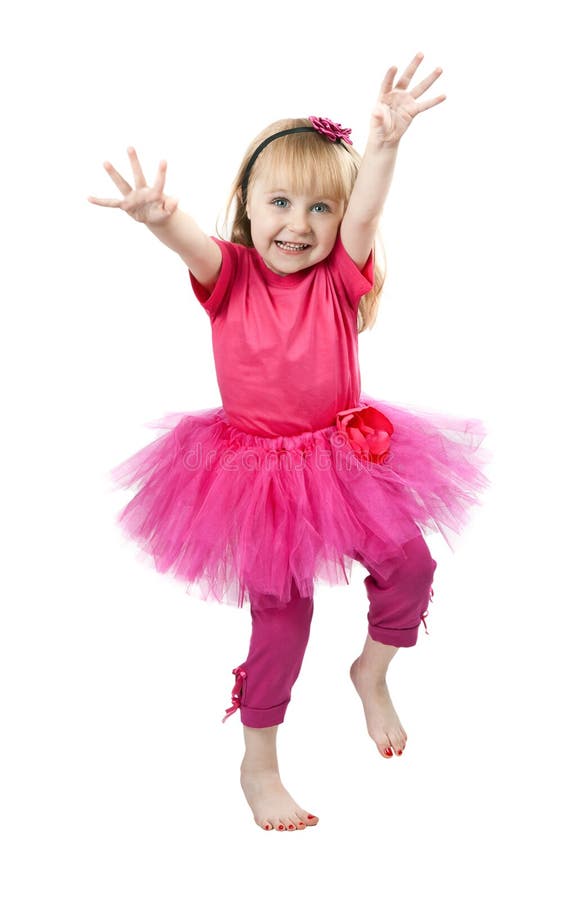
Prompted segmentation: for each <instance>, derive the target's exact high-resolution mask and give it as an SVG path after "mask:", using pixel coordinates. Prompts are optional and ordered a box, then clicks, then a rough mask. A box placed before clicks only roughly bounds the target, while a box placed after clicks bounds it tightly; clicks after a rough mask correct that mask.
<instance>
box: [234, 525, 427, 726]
mask: <svg viewBox="0 0 587 900" xmlns="http://www.w3.org/2000/svg"><path fill="white" fill-rule="evenodd" d="M402 547H403V550H404V552H405V557H403V556H400V555H398V556H395V557H393V560H392V563H393V565H392V570H391V575H390V576H389V577H388V578H387V579H385V580H382V579H381V578H380V577H375V576H374V575H373V573H371V574H369V575H368V576H367V578H365V579H364V584H365V586H366V588H367V596H368V598H369V612H368V615H367V621H368V632H369V635H370V636H371V638H372V639H373V640H374V641H379V642H380V643H381V644H389V645H391V646H394V647H412V646H413V645H414V644H415V643H416V641H417V637H418V628H419V626H420V623H421V622H424V627H425V628H426V622H425V621H424V618H425V616H426V614H427V610H428V603H429V600H430V597H431V595H432V593H433V592H432V587H431V585H432V579H433V576H434V570H435V569H436V561H435V560H434V559H432V556H431V555H430V551H429V549H428V546H427V544H426V541H425V540H424V538H423V537H422V535H419V536H418V537H415V538H413V539H412V540H410V541H408V542H407V543H405V544H403V545H402ZM354 558H355V559H358V560H359V561H360V562H362V563H363V565H365V567H366V568H367V570H368V571H370V570H369V567H368V566H367V565H366V563H365V562H364V561H363V558H362V557H361V555H360V553H355V554H354ZM313 612H314V601H313V597H301V596H300V594H299V592H297V591H296V592H295V593H294V594H293V595H292V598H291V600H290V602H289V603H288V604H287V605H286V606H285V607H273V608H263V609H259V608H258V607H257V606H256V604H255V595H254V593H251V616H252V631H251V642H250V646H249V655H248V656H247V659H246V660H245V662H244V663H242V664H241V665H240V666H237V668H236V669H233V671H232V674H233V675H236V680H235V685H234V688H233V691H232V707H230V708H229V709H227V710H226V715H225V717H224V719H223V720H222V721H223V722H224V721H225V720H226V719H227V718H228V716H230V715H232V713H233V712H236V710H237V709H240V714H241V722H242V724H243V725H247V726H249V727H251V728H268V727H270V726H272V725H279V724H281V722H283V720H284V718H285V712H286V709H287V706H288V704H289V701H290V699H291V690H292V687H293V685H294V683H295V681H296V679H297V677H298V675H299V673H300V669H301V667H302V660H303V658H304V653H305V651H306V646H307V643H308V638H309V636H310V624H311V622H312V615H313Z"/></svg>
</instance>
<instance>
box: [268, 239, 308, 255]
mask: <svg viewBox="0 0 587 900" xmlns="http://www.w3.org/2000/svg"><path fill="white" fill-rule="evenodd" d="M275 243H276V244H277V246H278V247H279V249H280V250H285V251H286V253H301V252H302V251H303V250H307V249H308V247H309V246H310V244H290V243H289V242H288V241H275Z"/></svg>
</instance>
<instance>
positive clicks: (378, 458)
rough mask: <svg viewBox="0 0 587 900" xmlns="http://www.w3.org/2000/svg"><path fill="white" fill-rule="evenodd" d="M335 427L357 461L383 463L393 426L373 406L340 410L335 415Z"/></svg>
mask: <svg viewBox="0 0 587 900" xmlns="http://www.w3.org/2000/svg"><path fill="white" fill-rule="evenodd" d="M336 427H337V429H338V431H339V432H340V433H341V434H343V435H344V436H345V437H346V439H347V441H348V443H349V444H350V447H351V449H352V450H353V452H354V453H355V455H356V456H358V457H359V459H364V460H370V461H371V462H376V463H381V462H383V460H384V458H385V455H386V453H387V451H388V450H389V446H390V444H391V435H392V434H393V425H392V424H391V422H390V421H389V419H388V418H387V416H385V415H384V414H383V413H382V412H380V411H379V410H378V409H375V407H374V406H356V407H355V408H354V409H344V410H342V411H341V412H339V413H337V414H336Z"/></svg>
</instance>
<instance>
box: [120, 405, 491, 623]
mask: <svg viewBox="0 0 587 900" xmlns="http://www.w3.org/2000/svg"><path fill="white" fill-rule="evenodd" d="M360 405H361V406H363V405H368V406H371V407H375V409H377V410H379V411H380V412H382V413H383V414H384V415H385V416H387V418H388V419H389V420H390V421H391V423H392V424H393V434H392V436H391V442H390V445H389V452H388V453H387V454H386V455H385V457H384V458H382V459H380V460H379V461H376V462H373V461H371V460H370V459H367V460H365V459H364V458H361V456H360V455H358V454H357V452H356V450H354V449H353V448H352V446H351V444H350V442H349V441H348V440H347V439H346V438H345V436H344V435H343V434H342V433H341V432H340V431H339V430H338V429H337V427H336V425H330V426H328V427H326V428H322V429H320V430H318V431H308V432H304V433H302V434H297V435H294V436H281V437H261V436H258V435H254V434H249V433H247V432H244V431H242V430H240V429H239V428H236V427H235V426H233V425H231V424H230V423H229V422H228V420H227V418H226V415H225V412H224V409H223V408H222V407H217V408H214V409H206V410H200V411H197V412H190V413H185V412H183V413H169V414H167V415H166V416H164V417H163V418H162V419H159V420H158V421H156V422H150V423H148V424H149V427H152V428H157V429H162V430H163V432H164V433H163V434H161V435H160V436H159V437H158V438H157V439H156V440H154V441H152V442H151V443H150V444H148V445H147V446H145V447H143V448H142V449H141V450H139V451H138V452H137V453H135V454H134V455H133V456H131V457H130V458H129V459H127V460H125V461H124V462H122V463H120V464H119V465H117V466H116V467H115V468H114V469H112V470H111V472H110V475H111V477H112V479H113V481H114V482H115V485H116V486H119V487H122V488H131V487H134V488H135V489H136V490H135V493H134V496H133V497H132V499H131V500H130V501H129V502H128V503H127V504H126V505H125V506H124V507H123V508H122V509H121V510H120V512H119V513H118V514H117V522H118V524H119V525H120V526H121V528H122V531H123V533H124V534H125V535H126V536H127V537H128V538H129V539H130V540H131V541H133V542H134V543H136V544H138V546H139V547H140V549H141V552H142V553H143V554H144V556H145V558H147V560H148V562H149V564H151V565H152V564H153V563H154V565H155V568H156V569H157V570H158V571H159V572H169V573H170V574H171V575H173V576H174V577H175V578H177V579H179V580H180V581H182V582H186V583H187V585H188V589H187V590H188V593H190V588H191V587H192V586H197V589H198V591H199V596H200V597H201V599H205V600H208V599H212V600H216V601H218V602H222V603H228V604H232V605H237V606H242V605H243V604H244V603H245V602H250V599H251V596H250V592H254V593H255V602H256V603H257V604H259V605H263V604H265V605H267V606H280V605H285V604H286V603H288V602H289V600H290V599H291V597H292V589H293V587H294V582H295V585H296V586H297V589H298V590H299V591H300V594H301V596H312V595H313V591H314V583H315V581H316V579H321V580H323V581H324V582H326V583H328V584H331V585H334V584H342V583H347V584H348V583H349V577H350V575H351V570H352V564H353V561H354V559H355V558H356V557H355V554H356V553H360V556H361V562H363V563H364V564H366V565H368V567H369V569H370V571H371V572H372V573H376V574H378V575H380V576H381V577H383V578H386V577H389V574H390V572H391V571H392V569H391V567H392V565H393V561H392V560H393V556H394V555H396V554H397V553H400V554H401V553H402V550H401V545H402V544H403V543H405V542H406V541H409V540H410V539H411V538H413V537H416V536H417V535H419V534H422V533H426V532H431V531H437V532H440V533H441V534H442V535H443V537H444V538H445V540H446V541H447V543H448V544H449V546H450V547H451V548H452V549H454V547H453V544H452V543H451V536H452V535H457V534H459V533H460V532H461V531H462V530H463V527H464V526H465V524H466V523H467V522H468V519H469V513H470V510H471V507H472V506H473V505H474V504H478V503H479V502H480V500H479V494H480V493H481V491H483V490H484V489H485V488H486V487H487V486H488V485H489V480H488V478H487V477H486V476H485V474H484V472H483V469H484V467H485V465H486V463H487V462H488V461H489V458H490V457H489V454H488V453H487V451H486V450H484V449H482V448H481V446H480V445H481V443H482V441H483V438H484V437H485V435H486V431H485V428H484V426H483V424H482V422H480V421H479V420H476V419H461V418H455V417H452V416H448V415H443V414H440V413H432V412H422V411H418V412H415V411H410V410H408V409H405V408H403V407H400V406H396V405H392V404H391V403H388V402H387V401H385V400H377V399H374V398H371V397H368V396H367V395H365V394H364V393H362V394H361V398H360Z"/></svg>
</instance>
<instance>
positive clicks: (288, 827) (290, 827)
mask: <svg viewBox="0 0 587 900" xmlns="http://www.w3.org/2000/svg"><path fill="white" fill-rule="evenodd" d="M295 827H296V826H295V825H288V826H287V829H288V831H291V830H292V828H294V829H295Z"/></svg>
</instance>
